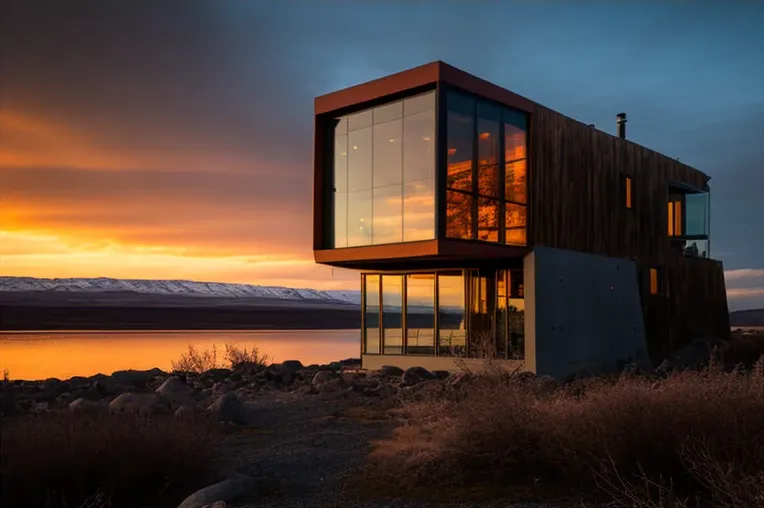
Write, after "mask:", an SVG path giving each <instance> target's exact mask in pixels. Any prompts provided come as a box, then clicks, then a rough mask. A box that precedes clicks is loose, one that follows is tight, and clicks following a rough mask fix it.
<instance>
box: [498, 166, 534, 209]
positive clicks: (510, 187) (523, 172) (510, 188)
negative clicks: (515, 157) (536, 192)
mask: <svg viewBox="0 0 764 508" xmlns="http://www.w3.org/2000/svg"><path fill="white" fill-rule="evenodd" d="M505 168H506V169H505V171H506V173H505V175H504V183H505V192H506V199H507V201H514V202H516V203H527V202H528V194H527V192H528V191H527V178H526V176H527V169H526V162H525V160H521V161H515V162H510V163H509V164H507V165H506V166H505Z"/></svg>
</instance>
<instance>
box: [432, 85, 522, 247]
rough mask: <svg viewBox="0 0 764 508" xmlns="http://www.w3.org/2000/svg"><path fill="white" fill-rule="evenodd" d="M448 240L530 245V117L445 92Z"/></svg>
mask: <svg viewBox="0 0 764 508" xmlns="http://www.w3.org/2000/svg"><path fill="white" fill-rule="evenodd" d="M446 108H447V119H446V123H447V125H446V143H447V147H446V236H447V237H449V238H460V239H467V240H481V241H485V242H494V243H505V244H509V245H525V244H526V241H527V240H526V227H527V210H526V206H527V178H526V177H527V164H526V145H527V115H526V114H525V113H522V112H520V111H516V110H513V109H510V108H506V107H499V106H497V105H495V104H493V103H490V102H488V101H484V100H481V99H477V98H474V97H472V96H470V95H468V94H463V93H458V92H454V91H451V92H448V93H447V94H446Z"/></svg>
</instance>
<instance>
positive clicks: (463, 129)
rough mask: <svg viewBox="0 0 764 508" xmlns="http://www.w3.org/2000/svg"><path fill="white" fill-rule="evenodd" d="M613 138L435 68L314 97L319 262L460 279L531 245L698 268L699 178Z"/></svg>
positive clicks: (705, 203)
mask: <svg viewBox="0 0 764 508" xmlns="http://www.w3.org/2000/svg"><path fill="white" fill-rule="evenodd" d="M623 120H624V121H625V118H624V119H623ZM621 127H625V123H622V124H621ZM623 130H625V129H622V130H621V132H620V136H613V135H610V134H608V133H605V132H603V131H601V130H598V129H596V128H594V127H593V126H589V125H585V124H582V123H580V122H577V121H575V120H573V119H571V118H568V117H565V116H563V115H561V114H559V113H556V112H554V111H552V110H550V109H548V108H545V107H543V106H540V105H538V104H536V103H534V102H532V101H530V100H528V99H526V98H524V97H521V96H519V95H517V94H514V93H513V92H510V91H508V90H506V89H503V88H501V87H498V86H496V85H493V84H491V83H489V82H487V81H484V80H482V79H479V78H477V77H475V76H472V75H470V74H468V73H465V72H463V71H460V70H458V69H456V68H454V67H451V66H449V65H447V64H445V63H443V62H435V63H431V64H427V65H424V66H421V67H417V68H414V69H410V70H408V71H404V72H401V73H398V74H394V75H391V76H387V77H385V78H381V79H379V80H375V81H372V82H369V83H365V84H362V85H358V86H354V87H351V88H348V89H345V90H341V91H338V92H335V93H331V94H328V95H325V96H322V97H318V98H316V100H315V145H314V146H315V160H314V165H315V167H314V172H315V180H314V253H315V258H316V261H317V262H319V263H325V264H330V265H335V266H346V267H356V268H360V269H374V270H378V269H388V268H389V269H415V268H422V267H427V268H431V267H438V266H443V267H448V266H460V267H463V268H469V267H470V266H471V265H480V266H485V265H486V264H490V263H491V262H496V263H506V260H507V259H508V258H519V257H522V256H523V255H524V254H525V253H526V252H527V251H528V249H529V248H530V247H532V246H533V245H547V246H550V247H558V248H566V249H570V250H577V251H581V252H590V253H597V254H604V255H609V256H614V257H627V258H642V259H643V260H644V261H645V262H648V263H660V262H661V260H663V259H664V258H665V257H666V256H671V255H672V254H676V253H681V254H682V255H699V256H708V253H709V248H708V242H709V231H708V229H709V228H708V225H709V198H708V196H709V195H708V191H709V188H708V180H709V178H708V176H706V175H705V174H703V173H701V172H700V171H698V170H695V169H693V168H691V167H689V166H687V165H685V164H682V163H680V162H678V161H676V160H674V159H671V158H669V157H666V156H664V155H661V154H658V153H657V152H654V151H652V150H649V149H647V148H644V147H642V146H640V145H637V144H635V143H632V142H630V141H628V140H626V139H625V134H624V132H623Z"/></svg>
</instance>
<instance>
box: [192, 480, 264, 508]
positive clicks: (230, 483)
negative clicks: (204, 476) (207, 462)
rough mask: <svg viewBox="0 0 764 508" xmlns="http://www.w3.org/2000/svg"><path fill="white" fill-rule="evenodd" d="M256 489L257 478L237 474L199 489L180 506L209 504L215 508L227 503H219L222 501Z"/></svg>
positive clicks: (200, 507)
mask: <svg viewBox="0 0 764 508" xmlns="http://www.w3.org/2000/svg"><path fill="white" fill-rule="evenodd" d="M254 490H255V480H254V479H252V478H251V477H250V476H246V475H243V474H237V475H234V476H232V477H231V478H228V479H227V480H223V481H222V482H218V483H215V484H213V485H210V486H208V487H204V488H203V489H201V490H197V491H196V492H194V493H193V494H191V495H190V496H188V497H187V498H186V499H184V500H183V502H182V503H180V505H178V508H203V507H205V506H208V505H212V506H214V508H223V507H224V506H225V504H223V505H222V506H221V505H218V504H216V503H218V502H220V501H231V500H233V499H236V498H238V497H241V496H245V495H247V494H249V493H251V492H252V491H254Z"/></svg>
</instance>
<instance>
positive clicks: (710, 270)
mask: <svg viewBox="0 0 764 508" xmlns="http://www.w3.org/2000/svg"><path fill="white" fill-rule="evenodd" d="M614 127H615V126H614ZM530 131H531V139H530V154H531V157H530V164H531V168H530V175H531V176H530V181H529V185H530V192H529V193H530V207H531V208H530V217H531V220H530V224H529V228H530V230H529V235H530V240H531V241H532V242H533V244H536V245H547V246H549V247H557V248H561V249H570V250H575V251H580V252H589V253H594V254H601V255H605V256H612V257H619V258H629V259H634V260H636V262H637V265H638V266H639V267H640V277H642V280H644V277H645V276H646V272H647V270H648V269H649V267H651V266H655V267H661V268H662V269H663V270H662V272H663V274H664V277H665V280H666V283H667V287H668V295H665V296H662V295H661V296H654V297H650V296H649V295H647V293H648V291H646V290H645V291H643V294H644V295H645V296H644V297H643V302H644V309H645V324H646V327H647V332H648V336H649V338H650V341H651V351H653V352H656V353H657V352H658V351H663V350H666V349H668V348H675V347H678V346H680V345H681V344H683V343H685V342H687V341H688V340H691V339H693V338H698V337H703V336H705V335H708V334H714V335H716V336H718V337H722V338H723V337H726V336H727V335H728V333H729V317H728V314H727V300H726V293H725V287H724V273H723V269H722V266H721V263H719V262H716V261H713V260H708V259H692V258H687V257H685V256H684V255H683V254H682V253H681V252H679V251H677V250H676V249H675V248H672V244H671V241H670V240H669V238H668V234H667V222H668V218H667V211H666V210H667V204H666V203H667V200H668V185H669V182H680V183H684V184H687V185H690V186H693V187H697V188H700V189H708V177H707V176H706V175H705V174H703V173H702V172H700V171H698V170H696V169H694V168H691V167H690V166H687V165H685V164H682V163H681V162H679V161H676V160H674V159H671V158H670V157H666V156H664V155H661V154H659V153H657V152H654V151H652V150H649V149H646V148H644V147H642V146H640V145H638V144H636V143H633V142H631V141H628V140H626V139H621V138H618V137H615V136H612V135H610V134H607V133H605V132H602V131H599V130H597V129H595V128H592V127H589V126H588V125H585V124H583V123H580V122H577V121H575V120H573V119H571V118H568V117H566V116H564V115H561V114H559V113H557V112H555V111H552V110H550V109H548V108H544V107H542V106H537V107H536V111H535V114H534V115H533V117H532V119H531V127H530ZM627 176H628V177H631V178H632V204H633V206H632V209H628V208H626V206H625V203H624V190H623V189H624V186H623V182H624V178H625V177H627ZM656 356H658V355H657V354H656Z"/></svg>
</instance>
